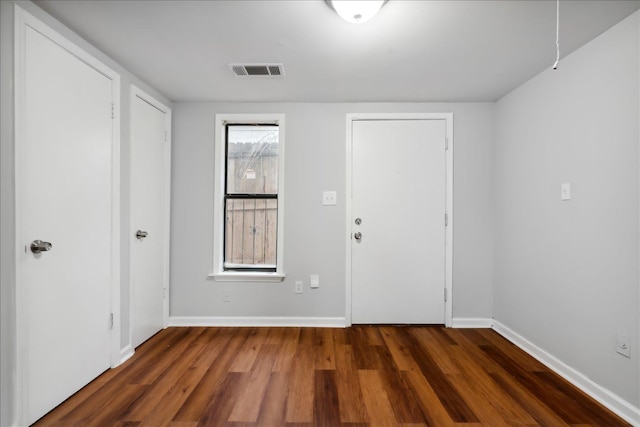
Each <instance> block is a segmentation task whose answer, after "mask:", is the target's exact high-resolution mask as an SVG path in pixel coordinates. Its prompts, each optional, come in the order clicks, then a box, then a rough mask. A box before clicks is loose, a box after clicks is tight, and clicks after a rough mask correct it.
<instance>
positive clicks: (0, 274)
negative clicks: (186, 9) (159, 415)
mask: <svg viewBox="0 0 640 427" xmlns="http://www.w3.org/2000/svg"><path fill="white" fill-rule="evenodd" d="M14 3H17V4H19V5H20V6H21V7H22V8H23V9H25V10H26V11H27V12H29V13H31V14H32V15H34V16H35V17H37V18H38V19H40V20H42V21H44V22H45V23H46V24H47V25H49V26H50V27H51V28H53V29H54V30H56V31H57V32H59V33H61V34H62V35H64V36H65V37H66V38H68V39H69V40H71V41H72V42H73V43H75V44H77V45H78V46H80V47H81V48H83V49H84V50H86V51H87V52H89V53H90V54H91V55H93V56H94V57H96V58H97V59H99V60H100V61H102V62H103V63H104V64H106V65H107V66H108V67H110V68H111V69H113V70H115V71H117V72H118V73H120V76H121V92H120V99H121V106H120V107H121V108H120V114H121V120H120V124H121V132H120V144H121V176H120V179H121V194H120V196H121V200H120V205H121V208H122V215H121V219H120V225H121V230H122V236H121V242H122V247H121V257H122V258H121V261H122V264H121V283H122V287H121V297H122V298H121V299H122V300H121V312H122V318H121V344H122V345H121V347H125V346H126V345H127V344H128V339H129V246H128V244H129V238H128V232H129V185H128V184H129V90H130V85H131V84H132V83H133V84H135V85H137V86H138V87H140V88H142V89H143V90H145V91H146V92H148V93H149V94H150V95H152V96H154V97H155V98H157V99H158V100H159V101H161V102H163V103H164V104H165V105H168V106H171V103H170V102H169V100H168V99H166V98H165V97H164V96H163V95H162V94H160V93H159V92H157V91H155V90H154V89H152V88H151V87H149V86H148V85H146V84H145V83H144V82H142V81H141V80H140V79H138V78H137V77H136V76H134V75H132V74H131V73H129V72H128V71H127V70H125V69H124V68H122V67H121V66H120V65H119V64H117V63H115V62H114V61H113V60H111V59H110V58H108V57H107V56H105V55H104V54H103V53H101V52H100V51H98V50H97V49H96V48H95V47H93V46H91V45H90V44H89V43H87V42H86V41H85V40H83V39H81V38H80V37H78V36H77V35H76V34H75V33H73V32H72V31H71V30H69V29H68V28H67V27H65V26H64V25H62V24H61V23H60V22H58V21H57V20H55V19H53V18H52V17H51V16H49V15H48V14H46V13H44V12H43V11H42V10H41V9H40V8H39V7H37V6H35V5H34V4H32V3H31V2H28V1H17V2H14V1H0V19H1V21H0V105H1V109H0V122H1V123H2V126H1V131H0V166H1V168H0V169H1V173H0V206H1V210H0V214H1V215H0V235H1V236H2V239H0V240H1V242H0V251H1V254H2V256H1V257H0V426H3V427H4V426H8V425H11V422H12V419H13V417H14V415H15V414H14V411H13V409H14V404H15V401H14V399H15V393H14V386H15V353H14V352H15V320H16V313H15V277H16V276H15V256H14V255H15V254H14V252H15V245H16V242H15V218H14V208H15V206H14V186H13V185H14V180H13V177H14V172H13V169H14V139H13V136H14V133H13V116H14V107H13V96H14V94H13V39H14V36H13V9H14V7H13V5H14Z"/></svg>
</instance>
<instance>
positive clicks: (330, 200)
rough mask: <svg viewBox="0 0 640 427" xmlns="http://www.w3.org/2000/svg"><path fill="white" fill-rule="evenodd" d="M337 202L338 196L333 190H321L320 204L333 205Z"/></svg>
mask: <svg viewBox="0 0 640 427" xmlns="http://www.w3.org/2000/svg"><path fill="white" fill-rule="evenodd" d="M337 203H338V196H337V194H336V192H335V191H324V192H322V204H323V205H325V206H335V205H336V204H337Z"/></svg>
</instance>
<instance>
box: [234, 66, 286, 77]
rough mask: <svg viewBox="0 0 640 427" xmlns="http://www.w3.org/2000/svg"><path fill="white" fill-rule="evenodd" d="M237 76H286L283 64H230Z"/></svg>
mask: <svg viewBox="0 0 640 427" xmlns="http://www.w3.org/2000/svg"><path fill="white" fill-rule="evenodd" d="M229 68H230V69H231V71H233V74H235V75H236V76H275V77H281V76H284V66H283V65H282V64H229Z"/></svg>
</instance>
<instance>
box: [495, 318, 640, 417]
mask: <svg viewBox="0 0 640 427" xmlns="http://www.w3.org/2000/svg"><path fill="white" fill-rule="evenodd" d="M493 329H494V330H495V331H496V332H497V333H499V334H500V335H502V336H503V337H505V338H506V339H508V340H509V341H511V342H512V343H513V344H515V345H516V346H518V347H520V348H521V349H522V350H524V351H525V352H527V353H529V355H531V356H532V357H534V358H535V359H537V360H538V361H540V362H541V363H542V364H544V365H545V366H547V367H548V368H549V369H551V370H552V371H554V372H555V373H557V374H558V375H560V376H561V377H562V378H564V379H565V380H567V381H569V382H570V383H571V384H573V385H574V386H576V387H578V388H579V389H580V390H582V391H584V392H585V393H587V394H588V395H589V396H591V397H592V398H594V399H595V400H597V401H598V402H600V403H601V404H602V405H604V406H606V407H607V408H609V409H610V410H611V411H612V412H614V413H615V414H617V415H618V416H620V417H621V418H623V419H624V420H625V421H627V422H628V423H631V424H632V425H634V426H636V427H640V408H638V407H635V406H633V405H632V404H631V403H629V402H627V401H626V400H624V399H622V398H621V397H620V396H618V395H616V394H615V393H613V392H611V391H610V390H608V389H606V388H604V387H602V386H600V385H598V384H596V383H595V382H593V381H592V380H590V379H589V378H588V377H587V376H586V375H584V374H582V373H580V372H578V371H577V370H575V369H573V368H572V367H570V366H568V365H566V364H565V363H563V362H562V361H561V360H559V359H558V358H556V357H555V356H553V355H552V354H550V353H548V352H546V351H545V350H543V349H541V348H540V347H538V346H536V345H535V344H533V343H532V342H531V341H529V340H527V339H526V338H524V337H523V336H522V335H520V334H518V333H517V332H515V331H513V330H512V329H509V328H508V327H507V326H505V325H503V324H502V323H500V322H498V321H496V320H494V321H493Z"/></svg>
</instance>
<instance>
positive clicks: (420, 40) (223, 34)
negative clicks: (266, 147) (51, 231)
mask: <svg viewBox="0 0 640 427" xmlns="http://www.w3.org/2000/svg"><path fill="white" fill-rule="evenodd" d="M35 3H36V4H38V5H39V6H40V7H42V8H43V9H44V10H45V11H47V12H48V13H49V14H51V15H53V16H54V17H55V18H57V19H58V20H60V21H61V22H62V23H63V24H65V25H67V26H68V27H70V28H71V29H72V30H74V31H76V32H77V33H78V34H79V35H80V36H82V37H83V38H85V39H86V40H88V41H89V42H91V43H92V44H93V45H95V46H96V47H98V48H99V49H100V50H102V51H103V52H105V53H106V54H108V55H109V56H111V57H112V58H113V59H114V60H116V61H117V62H119V63H120V64H121V65H123V66H124V67H125V68H127V69H128V70H129V71H131V72H133V73H134V74H136V75H137V76H138V77H140V78H141V79H142V80H144V81H146V82H147V83H149V84H150V85H151V86H153V87H154V88H156V89H157V90H159V91H160V92H161V93H163V94H165V95H166V96H167V97H168V98H169V99H171V100H173V101H187V100H188V101H272V102H275V101H297V102H365V101H388V102H394V101H397V102H401V101H403V102H411V101H452V102H456V101H494V100H497V99H499V98H500V97H501V96H503V95H505V94H506V93H508V92H509V91H511V90H512V89H514V88H515V87H517V86H518V85H520V84H521V83H523V82H524V81H526V80H528V79H530V78H531V77H533V76H535V75H536V74H538V73H539V72H540V71H542V70H543V69H545V68H546V67H551V66H552V65H553V62H554V60H555V55H556V51H555V24H556V2H555V1H554V0H534V1H524V0H518V1H508V0H499V1H481V0H475V1H473V0H472V1H451V0H449V1H427V0H409V1H406V0H390V1H389V2H388V3H387V4H386V6H385V7H384V8H383V9H382V10H381V11H380V13H379V14H378V15H377V16H376V17H374V18H373V19H372V20H371V21H369V22H367V23H365V24H349V23H347V22H345V21H343V20H342V19H340V18H339V17H338V15H337V14H336V13H335V12H334V11H333V10H331V9H330V8H329V7H328V6H327V4H326V3H325V2H324V0H280V1H275V0H253V1H251V0H226V1H225V0H215V1H203V0H199V1H168V0H162V1H154V0H142V1H131V0H130V1H114V0H106V1H95V0H92V1H89V0H62V1H61V0H47V1H45V0H40V1H35ZM639 8H640V0H626V1H616V0H604V1H595V0H588V1H578V0H561V1H560V44H561V55H562V56H566V55H567V54H569V53H570V52H572V51H573V50H575V49H576V48H578V47H580V46H581V45H583V44H585V43H586V42H587V41H589V40H591V39H593V38H594V37H596V36H598V35H599V34H601V33H602V32H604V31H605V30H607V29H608V28H610V27H612V26H613V25H615V24H616V23H618V22H619V21H621V20H622V19H623V18H625V17H627V16H629V15H630V14H631V13H633V12H634V11H635V10H637V9H639ZM235 62H248V63H255V62H269V63H274V62H275V63H282V64H284V69H285V73H286V76H285V77H283V78H273V77H272V78H269V77H253V78H247V77H236V76H234V75H233V74H232V73H231V71H230V70H229V68H228V67H227V64H229V63H235ZM561 68H562V60H561V62H560V69H561Z"/></svg>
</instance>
